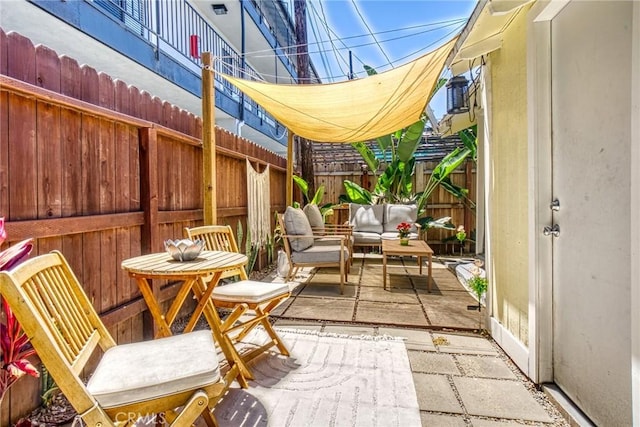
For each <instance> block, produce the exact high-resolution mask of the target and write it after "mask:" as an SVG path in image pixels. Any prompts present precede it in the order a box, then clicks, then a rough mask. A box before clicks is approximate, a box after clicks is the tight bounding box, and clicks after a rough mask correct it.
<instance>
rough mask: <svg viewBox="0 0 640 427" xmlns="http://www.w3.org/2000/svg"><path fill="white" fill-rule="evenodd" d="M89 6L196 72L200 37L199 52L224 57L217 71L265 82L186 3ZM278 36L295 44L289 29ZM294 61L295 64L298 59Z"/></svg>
mask: <svg viewBox="0 0 640 427" xmlns="http://www.w3.org/2000/svg"><path fill="white" fill-rule="evenodd" d="M87 1H88V0H87ZM89 3H90V4H93V5H95V6H98V8H97V9H98V10H101V11H102V12H103V13H106V14H108V15H110V16H112V17H115V19H117V20H118V21H120V22H122V23H124V25H125V26H126V27H128V28H129V30H130V31H131V32H133V33H135V34H137V35H138V36H140V37H142V38H144V39H146V40H147V41H148V42H149V43H151V44H152V45H154V46H156V48H157V49H158V50H161V51H162V52H164V53H166V54H168V55H169V56H171V57H172V58H174V59H175V60H176V61H178V62H179V63H181V64H182V65H183V66H185V67H187V68H189V69H192V70H193V71H194V72H199V70H200V69H201V65H202V62H201V60H200V58H198V57H197V55H196V56H194V55H193V52H192V46H191V44H190V40H191V36H196V37H197V40H198V51H201V52H211V53H212V55H213V56H214V57H215V58H220V61H216V62H215V64H214V69H215V70H216V71H217V72H224V73H226V74H230V75H233V76H235V77H243V78H253V79H256V80H261V79H260V74H259V73H258V72H257V71H256V70H254V69H253V68H251V67H250V66H249V65H247V64H246V63H244V64H243V61H242V57H241V55H240V54H239V53H238V52H236V51H235V50H234V49H233V48H232V47H231V45H229V44H228V43H227V42H226V41H224V39H222V38H221V37H220V36H219V35H218V34H217V33H216V31H215V30H214V29H213V27H211V25H209V23H208V22H207V20H206V19H205V18H204V17H203V16H202V15H200V13H199V12H198V11H197V10H196V9H194V8H193V7H192V6H191V5H190V4H189V3H187V2H186V1H184V0H183V1H176V0H93V1H92V2H89ZM281 24H284V22H282V23H281ZM280 26H281V25H280ZM271 30H272V31H273V29H271ZM274 36H276V38H277V39H278V41H279V42H283V41H285V42H286V43H289V45H290V44H291V40H290V39H291V37H292V36H291V34H290V31H288V30H287V31H285V32H284V33H282V34H281V37H277V34H274ZM283 47H284V46H283ZM285 53H286V54H287V55H288V54H289V53H290V52H288V51H287V50H285ZM294 53H295V52H294ZM293 59H294V61H293V63H295V57H293ZM216 88H217V89H218V90H220V91H222V92H223V93H224V94H225V95H227V96H229V97H230V98H232V99H234V100H235V101H236V102H243V103H244V108H245V109H247V110H248V111H251V112H253V113H254V114H256V115H257V116H258V117H260V118H261V119H262V120H264V121H266V122H267V123H268V124H269V125H270V126H272V127H275V126H276V124H277V122H276V120H275V119H273V117H271V116H270V115H269V114H268V113H267V112H266V111H265V110H264V109H263V108H262V107H260V106H259V105H258V104H257V103H255V102H254V101H253V100H252V99H250V98H249V97H243V96H242V93H241V92H240V91H239V90H238V89H237V88H236V87H234V86H233V85H231V84H229V83H228V82H226V81H225V80H223V79H222V78H220V77H217V76H216ZM242 100H243V101H242Z"/></svg>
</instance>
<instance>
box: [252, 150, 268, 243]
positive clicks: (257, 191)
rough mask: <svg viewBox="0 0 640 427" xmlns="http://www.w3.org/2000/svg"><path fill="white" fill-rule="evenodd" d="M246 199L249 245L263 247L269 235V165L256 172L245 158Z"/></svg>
mask: <svg viewBox="0 0 640 427" xmlns="http://www.w3.org/2000/svg"><path fill="white" fill-rule="evenodd" d="M247 199H248V211H249V212H248V215H247V228H248V230H249V234H250V236H251V245H252V246H255V247H263V246H264V245H265V244H266V243H267V241H268V239H269V236H270V235H271V221H270V218H271V186H270V184H269V165H267V167H266V169H265V170H264V171H263V172H262V173H258V172H256V170H255V169H254V168H253V165H251V162H250V161H249V159H247Z"/></svg>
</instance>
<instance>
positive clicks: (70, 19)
mask: <svg viewBox="0 0 640 427" xmlns="http://www.w3.org/2000/svg"><path fill="white" fill-rule="evenodd" d="M292 5H293V2H288V3H287V2H283V1H281V0H260V1H256V0H214V1H203V0H67V1H65V0H17V1H11V2H0V26H1V27H2V28H3V29H4V31H5V32H7V33H8V32H10V31H16V32H19V33H20V34H22V35H24V36H26V37H28V38H30V39H31V40H32V42H33V43H34V44H43V45H46V46H48V47H50V48H51V49H54V50H55V51H56V52H57V53H58V54H60V55H67V56H70V57H72V58H74V59H76V60H77V61H78V62H79V63H81V64H82V63H86V64H88V65H90V66H92V67H93V68H95V69H97V70H99V71H102V72H105V73H107V74H109V75H110V76H111V77H113V78H114V79H115V78H117V79H120V80H123V81H125V82H127V83H128V84H131V85H134V86H136V87H137V88H138V89H140V90H145V91H147V92H149V93H151V94H153V95H154V96H157V97H159V98H161V99H162V100H164V101H167V102H170V103H172V104H174V105H177V106H179V107H180V108H183V109H185V110H188V111H190V112H192V113H194V114H196V115H201V112H202V102H201V91H202V84H201V67H202V62H201V58H200V57H201V53H202V52H211V53H212V54H213V56H214V58H215V69H216V71H218V72H220V71H222V72H225V73H227V74H231V75H234V76H242V77H244V78H256V79H261V80H266V81H269V82H277V83H296V82H297V79H298V74H299V73H298V70H297V61H296V47H295V45H296V42H295V40H296V36H295V25H294V19H293V10H292ZM308 74H309V75H310V76H311V78H312V79H313V80H316V81H317V80H318V79H317V73H316V72H315V69H314V68H313V65H310V70H309V73H308ZM215 85H216V124H217V125H218V126H220V127H223V128H225V129H228V130H230V131H231V132H233V133H236V134H239V135H241V136H243V137H245V138H247V139H250V140H252V141H254V142H256V143H258V144H260V145H262V146H264V147H266V148H267V149H269V150H272V151H274V152H277V153H285V152H286V129H285V128H283V126H282V125H280V124H279V123H278V122H277V121H276V120H274V119H273V118H272V117H271V116H270V115H269V114H267V113H266V112H265V111H264V110H263V109H262V108H261V107H260V106H258V105H257V104H256V103H255V102H254V101H253V100H251V99H249V98H248V97H246V96H244V95H243V94H242V93H241V92H239V91H238V90H237V89H236V88H235V87H233V86H231V85H230V84H228V83H226V82H224V81H223V80H222V79H216V82H215Z"/></svg>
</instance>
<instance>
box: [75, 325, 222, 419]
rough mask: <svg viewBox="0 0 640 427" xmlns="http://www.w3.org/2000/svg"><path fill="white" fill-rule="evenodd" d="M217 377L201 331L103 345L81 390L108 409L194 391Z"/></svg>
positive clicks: (209, 340)
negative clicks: (87, 392)
mask: <svg viewBox="0 0 640 427" xmlns="http://www.w3.org/2000/svg"><path fill="white" fill-rule="evenodd" d="M159 354H161V355H162V357H158V355H159ZM194 361H197V363H194ZM219 381H220V371H219V369H218V356H217V355H216V348H215V345H214V341H213V336H212V334H211V331H209V330H204V331H197V332H190V333H185V334H180V335H174V336H171V337H167V338H160V339H157V340H152V341H142V342H137V343H132V344H123V345H119V346H116V347H112V348H110V349H108V350H107V351H106V352H105V353H104V355H103V356H102V359H100V363H99V364H98V367H97V368H96V370H95V372H94V374H93V375H92V376H91V378H90V379H89V382H88V383H87V389H88V390H89V392H90V393H91V394H92V395H93V396H94V397H95V398H96V400H97V401H98V402H99V403H100V406H102V407H103V408H107V409H108V408H113V407H117V406H122V405H125V404H128V403H138V402H145V401H148V400H152V399H156V398H160V397H163V396H166V395H170V394H174V393H179V392H180V391H189V390H197V389H199V388H201V387H204V386H208V385H212V384H215V383H217V382H219Z"/></svg>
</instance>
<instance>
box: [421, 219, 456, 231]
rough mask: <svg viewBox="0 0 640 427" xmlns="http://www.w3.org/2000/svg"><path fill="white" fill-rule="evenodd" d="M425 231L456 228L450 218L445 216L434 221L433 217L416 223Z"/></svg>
mask: <svg viewBox="0 0 640 427" xmlns="http://www.w3.org/2000/svg"><path fill="white" fill-rule="evenodd" d="M416 222H417V223H418V224H420V226H421V227H422V228H424V229H427V228H441V229H445V230H455V229H456V226H455V225H454V224H453V223H452V222H451V217H450V216H444V217H442V218H438V219H433V218H432V217H430V216H428V217H424V218H418V220H417V221H416Z"/></svg>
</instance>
